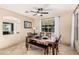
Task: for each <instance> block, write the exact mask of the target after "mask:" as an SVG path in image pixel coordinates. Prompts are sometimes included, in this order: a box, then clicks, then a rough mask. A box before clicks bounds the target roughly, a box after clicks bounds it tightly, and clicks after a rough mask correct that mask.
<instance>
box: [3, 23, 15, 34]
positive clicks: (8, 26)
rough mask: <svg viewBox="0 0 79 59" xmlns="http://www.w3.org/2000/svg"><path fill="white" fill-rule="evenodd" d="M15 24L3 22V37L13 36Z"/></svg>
mask: <svg viewBox="0 0 79 59" xmlns="http://www.w3.org/2000/svg"><path fill="white" fill-rule="evenodd" d="M13 31H14V24H13V23H9V22H3V35H7V34H13Z"/></svg>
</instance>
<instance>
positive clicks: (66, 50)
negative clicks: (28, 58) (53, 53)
mask: <svg viewBox="0 0 79 59" xmlns="http://www.w3.org/2000/svg"><path fill="white" fill-rule="evenodd" d="M58 54H59V55H78V53H77V52H76V51H75V50H74V49H72V48H71V47H70V46H67V45H63V44H60V45H59V53H58ZM0 55H43V51H42V50H41V49H35V48H32V49H31V48H29V50H28V51H27V50H26V47H25V42H22V43H20V44H17V45H14V46H11V47H9V48H6V49H2V50H0Z"/></svg>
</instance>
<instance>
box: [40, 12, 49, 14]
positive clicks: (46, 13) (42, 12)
mask: <svg viewBox="0 0 79 59" xmlns="http://www.w3.org/2000/svg"><path fill="white" fill-rule="evenodd" d="M39 13H41V14H48V12H39Z"/></svg>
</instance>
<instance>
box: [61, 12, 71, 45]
mask: <svg viewBox="0 0 79 59" xmlns="http://www.w3.org/2000/svg"><path fill="white" fill-rule="evenodd" d="M71 24H72V12H65V13H63V14H61V15H60V34H61V35H62V37H61V42H62V43H64V44H68V45H70V43H71V26H72V25H71Z"/></svg>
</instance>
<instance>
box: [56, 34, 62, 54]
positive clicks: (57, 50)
mask: <svg viewBox="0 0 79 59" xmlns="http://www.w3.org/2000/svg"><path fill="white" fill-rule="evenodd" d="M60 39H61V35H60V36H59V38H56V41H55V50H56V55H57V54H58V52H59V48H58V46H59V41H60Z"/></svg>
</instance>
